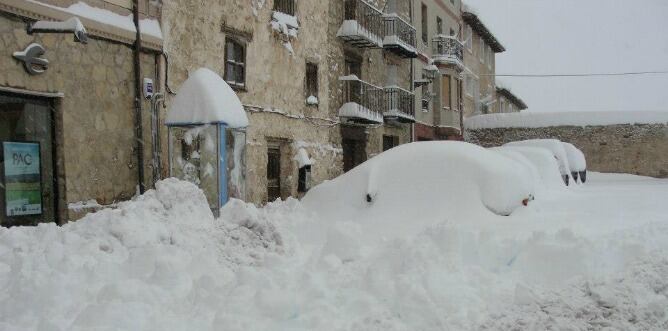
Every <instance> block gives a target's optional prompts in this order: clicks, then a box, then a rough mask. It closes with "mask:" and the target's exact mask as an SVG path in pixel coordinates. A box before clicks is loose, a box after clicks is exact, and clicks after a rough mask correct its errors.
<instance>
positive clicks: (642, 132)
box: [466, 124, 668, 178]
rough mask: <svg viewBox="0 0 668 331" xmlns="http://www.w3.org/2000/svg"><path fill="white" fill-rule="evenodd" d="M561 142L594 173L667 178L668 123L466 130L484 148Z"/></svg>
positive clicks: (470, 138)
mask: <svg viewBox="0 0 668 331" xmlns="http://www.w3.org/2000/svg"><path fill="white" fill-rule="evenodd" d="M552 138H553V139H559V140H561V141H564V142H569V143H571V144H573V145H575V146H576V147H577V148H579V149H580V150H582V152H584V154H585V156H586V158H587V168H588V169H589V170H591V171H598V172H611V173H628V174H636V175H643V176H651V177H658V178H668V124H636V125H630V124H620V125H596V126H584V127H582V126H555V127H540V128H489V129H479V130H467V131H466V141H468V142H471V143H474V144H478V145H481V146H484V147H492V146H500V145H503V144H505V143H508V142H511V141H519V140H526V139H552Z"/></svg>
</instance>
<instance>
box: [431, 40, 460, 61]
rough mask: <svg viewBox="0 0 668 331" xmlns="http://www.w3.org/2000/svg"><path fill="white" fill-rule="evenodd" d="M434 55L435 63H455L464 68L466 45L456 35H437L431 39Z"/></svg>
mask: <svg viewBox="0 0 668 331" xmlns="http://www.w3.org/2000/svg"><path fill="white" fill-rule="evenodd" d="M431 46H432V57H433V59H434V62H435V63H443V64H448V65H455V66H457V67H458V68H460V69H463V68H464V45H463V44H462V43H461V42H460V41H459V40H458V39H457V38H455V37H451V36H444V35H440V36H436V37H434V39H432V41H431Z"/></svg>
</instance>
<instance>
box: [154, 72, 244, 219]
mask: <svg viewBox="0 0 668 331" xmlns="http://www.w3.org/2000/svg"><path fill="white" fill-rule="evenodd" d="M165 124H166V125H167V126H168V132H169V169H170V176H172V177H176V178H179V179H182V180H186V181H189V182H192V183H194V184H196V185H198V186H199V187H200V188H201V189H202V190H203V191H204V194H205V195H206V198H207V200H208V202H209V206H210V207H211V209H212V210H213V211H214V212H215V213H217V212H218V210H219V209H220V208H221V207H223V206H224V205H225V204H226V203H227V201H229V199H230V198H236V199H241V200H245V198H246V164H245V163H246V162H245V152H246V128H247V127H248V117H247V116H246V112H245V111H244V108H243V105H242V104H241V101H240V100H239V98H238V97H237V95H236V93H234V91H233V90H232V88H230V86H229V85H228V84H227V83H226V82H225V81H224V80H223V79H222V78H221V77H220V76H219V75H218V74H216V73H215V72H213V71H211V70H209V69H206V68H201V69H197V70H196V71H195V72H193V73H191V75H190V77H189V78H188V79H187V80H186V81H185V82H184V83H183V85H182V86H181V88H180V89H179V91H178V94H177V95H176V97H175V98H174V100H173V102H172V104H171V106H170V107H169V110H168V112H167V119H166V121H165Z"/></svg>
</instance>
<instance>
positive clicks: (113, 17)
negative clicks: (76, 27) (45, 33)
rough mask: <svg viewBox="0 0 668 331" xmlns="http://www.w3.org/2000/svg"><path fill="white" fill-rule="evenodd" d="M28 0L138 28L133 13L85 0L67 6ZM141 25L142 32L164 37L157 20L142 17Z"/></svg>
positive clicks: (91, 18)
mask: <svg viewBox="0 0 668 331" xmlns="http://www.w3.org/2000/svg"><path fill="white" fill-rule="evenodd" d="M27 1H28V2H32V3H36V4H39V5H41V6H45V7H48V8H52V9H56V10H60V11H63V12H66V13H68V14H72V15H75V16H78V17H80V18H86V19H89V20H91V21H95V22H99V23H104V24H108V25H111V26H114V27H117V28H120V29H123V30H126V31H131V32H136V31H137V30H136V29H135V25H134V21H133V19H132V15H128V16H123V15H119V14H116V13H114V12H112V11H109V10H106V9H102V8H97V7H91V6H90V5H88V4H86V3H83V2H77V3H75V4H73V5H71V6H69V7H67V8H63V7H58V6H54V5H50V4H46V3H43V2H39V1H35V0H27ZM139 25H140V28H141V32H142V34H146V35H150V36H152V37H156V38H158V39H162V30H161V29H160V23H159V22H158V21H157V20H154V19H142V20H140V21H139Z"/></svg>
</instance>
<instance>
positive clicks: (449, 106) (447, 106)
mask: <svg viewBox="0 0 668 331" xmlns="http://www.w3.org/2000/svg"><path fill="white" fill-rule="evenodd" d="M445 82H447V83H448V84H447V85H448V89H447V90H446V89H445ZM444 92H447V93H448V97H447V100H446V98H445V95H443V94H444ZM441 102H442V103H443V104H442V106H441V107H443V109H447V110H451V109H452V77H451V76H450V75H443V76H442V78H441Z"/></svg>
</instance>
